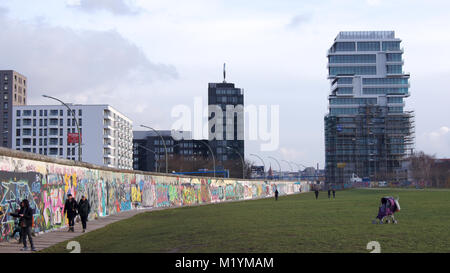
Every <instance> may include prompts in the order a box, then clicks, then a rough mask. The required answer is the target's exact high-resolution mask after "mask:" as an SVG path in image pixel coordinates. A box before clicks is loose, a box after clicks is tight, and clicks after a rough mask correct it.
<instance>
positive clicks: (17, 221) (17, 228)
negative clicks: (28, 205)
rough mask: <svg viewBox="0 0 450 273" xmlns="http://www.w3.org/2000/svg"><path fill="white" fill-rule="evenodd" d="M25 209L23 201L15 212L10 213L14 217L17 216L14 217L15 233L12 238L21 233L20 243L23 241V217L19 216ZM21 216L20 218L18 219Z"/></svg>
mask: <svg viewBox="0 0 450 273" xmlns="http://www.w3.org/2000/svg"><path fill="white" fill-rule="evenodd" d="M22 209H23V201H22V202H20V204H19V208H18V209H16V212H15V213H12V212H10V213H9V215H11V216H12V217H14V218H16V219H14V231H13V234H12V235H11V237H12V238H14V237H15V236H16V233H19V241H18V244H21V243H22V227H21V219H22V218H21V217H20V216H19V213H20V210H22ZM17 218H19V219H17Z"/></svg>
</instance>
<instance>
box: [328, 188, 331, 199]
mask: <svg viewBox="0 0 450 273" xmlns="http://www.w3.org/2000/svg"><path fill="white" fill-rule="evenodd" d="M330 198H331V188H328V199H330Z"/></svg>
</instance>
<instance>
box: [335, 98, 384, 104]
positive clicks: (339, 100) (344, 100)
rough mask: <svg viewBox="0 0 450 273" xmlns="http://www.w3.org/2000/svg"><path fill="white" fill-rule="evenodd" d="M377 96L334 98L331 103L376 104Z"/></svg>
mask: <svg viewBox="0 0 450 273" xmlns="http://www.w3.org/2000/svg"><path fill="white" fill-rule="evenodd" d="M376 103H377V99H376V98H332V99H330V104H360V105H362V104H376Z"/></svg>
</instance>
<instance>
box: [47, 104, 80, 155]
mask: <svg viewBox="0 0 450 273" xmlns="http://www.w3.org/2000/svg"><path fill="white" fill-rule="evenodd" d="M42 96H43V97H44V98H48V99H52V100H56V101H59V102H60V103H62V104H63V105H64V106H66V107H67V109H69V111H70V112H71V113H72V115H73V118H74V119H75V124H76V125H77V131H78V161H81V145H82V144H81V133H80V126H79V124H78V119H77V118H76V116H75V111H74V110H72V109H71V108H70V107H69V105H67V104H66V103H65V102H63V101H62V100H60V99H57V98H55V97H51V96H47V95H42Z"/></svg>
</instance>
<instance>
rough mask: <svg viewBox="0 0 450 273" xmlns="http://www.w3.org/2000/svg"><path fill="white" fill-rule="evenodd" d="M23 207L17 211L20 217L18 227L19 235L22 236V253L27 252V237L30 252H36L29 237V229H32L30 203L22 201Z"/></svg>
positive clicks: (25, 200)
mask: <svg viewBox="0 0 450 273" xmlns="http://www.w3.org/2000/svg"><path fill="white" fill-rule="evenodd" d="M22 202H23V207H22V208H20V210H19V213H18V215H19V217H20V226H21V234H22V242H23V248H22V249H21V250H22V251H27V250H28V247H27V237H28V239H29V241H30V245H31V251H36V249H35V248H34V244H33V238H32V236H31V229H32V227H33V209H32V208H31V207H30V203H29V202H28V200H27V199H24V200H23V201H22Z"/></svg>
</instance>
